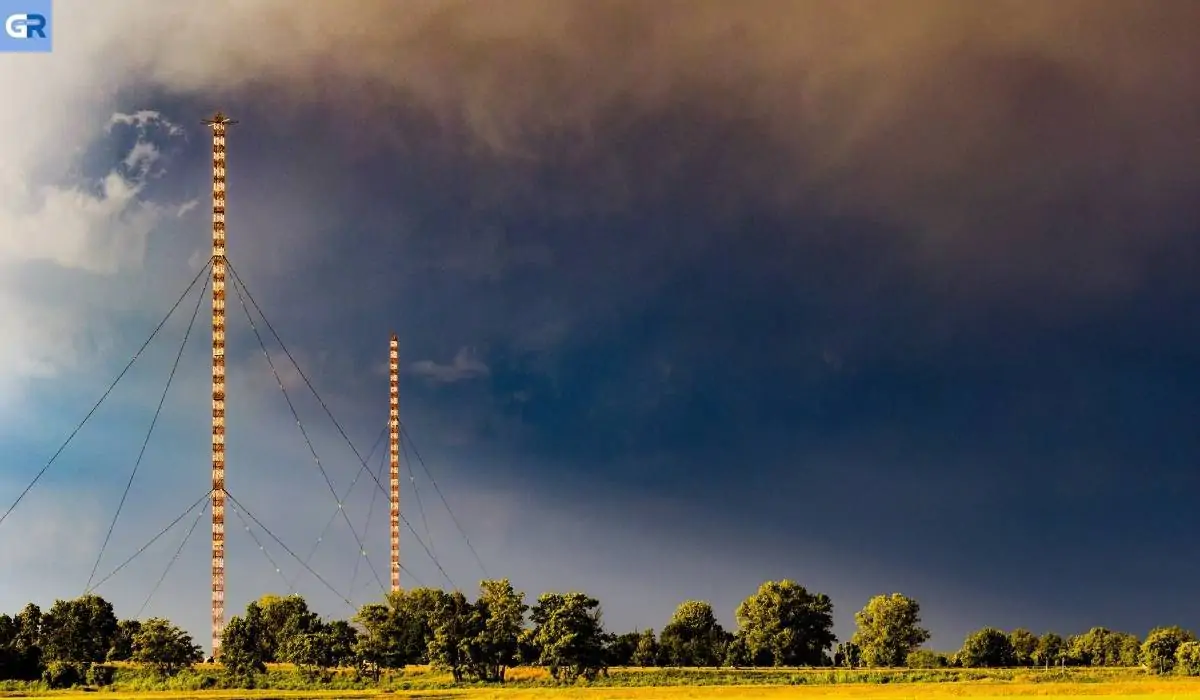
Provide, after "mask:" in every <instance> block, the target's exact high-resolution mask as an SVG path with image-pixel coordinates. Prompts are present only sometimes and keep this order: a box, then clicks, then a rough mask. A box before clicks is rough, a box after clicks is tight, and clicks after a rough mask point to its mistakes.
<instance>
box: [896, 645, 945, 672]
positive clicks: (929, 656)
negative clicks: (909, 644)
mask: <svg viewBox="0 0 1200 700" xmlns="http://www.w3.org/2000/svg"><path fill="white" fill-rule="evenodd" d="M904 665H905V666H907V667H909V668H947V667H949V666H950V659H949V658H948V657H947V656H946V655H945V654H939V653H937V652H936V651H930V650H928V649H915V650H913V651H911V652H909V653H908V657H907V658H905V660H904Z"/></svg>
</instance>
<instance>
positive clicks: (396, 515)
mask: <svg viewBox="0 0 1200 700" xmlns="http://www.w3.org/2000/svg"><path fill="white" fill-rule="evenodd" d="M388 378H389V383H390V385H391V388H390V390H389V400H388V456H389V466H390V467H391V530H390V535H391V548H392V590H393V591H398V590H400V341H399V339H397V338H396V334H395V333H393V334H392V339H391V343H390V344H389V352H388Z"/></svg>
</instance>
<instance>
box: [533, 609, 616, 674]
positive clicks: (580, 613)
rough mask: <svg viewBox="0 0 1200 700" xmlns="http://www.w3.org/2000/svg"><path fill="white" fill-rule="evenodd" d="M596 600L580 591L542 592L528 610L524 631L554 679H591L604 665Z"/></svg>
mask: <svg viewBox="0 0 1200 700" xmlns="http://www.w3.org/2000/svg"><path fill="white" fill-rule="evenodd" d="M600 615H601V613H600V601H598V600H596V599H595V598H592V597H590V596H587V595H585V594H583V593H544V594H542V595H541V596H540V597H539V598H538V602H537V604H536V605H534V606H533V608H532V610H531V612H530V618H531V620H532V622H533V625H534V627H533V629H531V630H528V631H527V632H526V635H527V636H528V638H529V639H530V641H531V642H532V643H533V644H534V645H536V646H537V647H538V649H539V650H540V651H541V653H540V656H539V659H538V663H539V664H540V665H542V666H546V667H547V668H548V669H549V671H550V675H551V676H552V677H553V678H554V679H555V680H566V681H572V680H575V679H576V678H584V679H586V680H592V679H594V678H595V677H596V676H597V675H598V674H599V673H600V671H602V670H604V669H605V668H607V667H606V666H605V659H604V647H603V639H604V628H603V627H602V625H601V624H600Z"/></svg>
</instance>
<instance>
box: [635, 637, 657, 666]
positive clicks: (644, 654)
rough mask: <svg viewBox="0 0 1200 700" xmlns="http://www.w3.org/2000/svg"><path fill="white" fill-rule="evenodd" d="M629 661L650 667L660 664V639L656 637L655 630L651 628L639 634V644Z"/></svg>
mask: <svg viewBox="0 0 1200 700" xmlns="http://www.w3.org/2000/svg"><path fill="white" fill-rule="evenodd" d="M629 663H630V664H631V665H633V666H637V667H639V668H650V667H652V666H657V665H658V640H657V639H655V638H654V630H652V629H649V630H646V631H645V632H642V633H641V634H640V635H638V640H637V646H636V647H634V650H633V655H632V656H630V657H629Z"/></svg>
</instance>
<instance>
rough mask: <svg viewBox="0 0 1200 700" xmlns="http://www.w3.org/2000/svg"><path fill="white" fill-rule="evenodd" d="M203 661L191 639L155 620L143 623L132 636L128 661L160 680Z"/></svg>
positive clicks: (161, 620) (189, 636)
mask: <svg viewBox="0 0 1200 700" xmlns="http://www.w3.org/2000/svg"><path fill="white" fill-rule="evenodd" d="M203 658H204V655H203V654H202V653H201V652H200V647H199V646H197V645H196V644H195V643H193V642H192V636H191V635H190V634H188V633H187V632H184V631H183V630H181V629H179V628H178V627H176V626H175V625H172V624H171V623H170V622H167V621H166V620H164V619H162V618H158V617H152V618H150V619H149V620H146V622H145V623H143V624H142V625H141V627H140V629H138V631H137V633H136V634H134V635H133V655H132V660H133V661H136V662H138V663H141V664H146V665H147V666H150V667H151V668H153V669H154V670H155V671H157V672H158V674H159V675H160V676H164V677H166V676H173V675H175V674H176V673H179V672H180V671H181V670H183V669H185V668H188V667H190V666H191V665H192V664H195V663H199V662H200V661H201V660H202V659H203Z"/></svg>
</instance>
